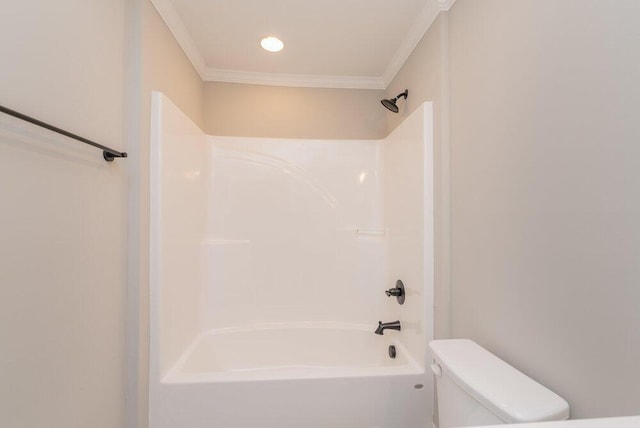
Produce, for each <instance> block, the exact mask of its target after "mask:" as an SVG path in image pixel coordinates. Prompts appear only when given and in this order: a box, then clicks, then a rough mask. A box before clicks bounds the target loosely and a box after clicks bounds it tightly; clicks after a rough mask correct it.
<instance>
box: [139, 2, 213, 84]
mask: <svg viewBox="0 0 640 428" xmlns="http://www.w3.org/2000/svg"><path fill="white" fill-rule="evenodd" d="M151 3H152V4H153V6H154V7H155V8H156V10H157V11H158V14H160V17H161V18H162V20H163V21H164V23H165V24H167V27H169V31H171V33H172V34H173V36H174V37H175V38H176V41H177V42H178V44H179V45H180V47H181V48H182V50H183V51H184V53H185V55H186V56H187V58H189V61H191V64H193V67H194V68H195V69H196V71H197V72H198V74H199V75H200V78H201V79H203V80H204V72H205V70H206V68H207V66H206V63H205V61H204V57H203V56H202V54H201V53H200V50H199V49H198V47H197V46H196V43H195V42H194V41H193V39H192V38H191V35H190V34H189V31H188V30H187V27H186V26H185V25H184V22H182V18H180V15H178V12H177V11H176V9H175V7H174V6H173V3H171V0H151Z"/></svg>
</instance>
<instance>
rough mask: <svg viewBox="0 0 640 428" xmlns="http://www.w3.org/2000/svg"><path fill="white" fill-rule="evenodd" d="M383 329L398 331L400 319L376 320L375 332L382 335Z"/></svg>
mask: <svg viewBox="0 0 640 428" xmlns="http://www.w3.org/2000/svg"><path fill="white" fill-rule="evenodd" d="M385 330H398V331H400V321H392V322H384V323H383V322H382V321H378V328H376V331H375V333H376V334H379V335H381V336H382V335H383V334H384V331H385Z"/></svg>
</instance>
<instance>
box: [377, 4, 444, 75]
mask: <svg viewBox="0 0 640 428" xmlns="http://www.w3.org/2000/svg"><path fill="white" fill-rule="evenodd" d="M455 1H456V0H430V1H428V2H427V4H426V5H425V6H424V8H423V9H422V11H421V12H420V14H418V17H417V18H416V20H415V21H414V23H413V25H412V26H411V28H410V29H409V32H408V33H407V35H406V36H405V38H404V39H403V40H402V43H401V44H400V47H399V48H398V50H397V51H396V53H395V54H394V55H393V57H392V58H391V61H390V62H389V65H388V66H387V68H386V69H385V71H384V73H383V75H382V81H383V82H384V86H385V88H387V87H388V86H389V85H390V84H391V82H392V81H393V79H394V78H395V77H396V75H397V74H398V72H399V71H400V69H402V66H403V65H404V63H405V62H406V61H407V59H408V58H409V56H410V55H411V53H412V52H413V50H414V49H415V48H416V46H417V45H418V43H420V40H422V38H423V37H424V35H425V34H426V32H427V30H429V28H430V27H431V25H432V24H433V22H434V21H435V20H436V18H437V17H438V15H439V14H440V12H445V11H448V10H449V9H450V8H451V6H453V3H455Z"/></svg>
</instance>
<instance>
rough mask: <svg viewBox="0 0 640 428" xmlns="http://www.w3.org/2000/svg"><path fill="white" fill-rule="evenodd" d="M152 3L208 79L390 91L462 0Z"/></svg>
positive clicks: (189, 0) (198, 0)
mask: <svg viewBox="0 0 640 428" xmlns="http://www.w3.org/2000/svg"><path fill="white" fill-rule="evenodd" d="M151 1H152V3H153V4H154V5H155V7H156V9H157V10H158V12H159V13H160V15H161V16H162V18H163V19H164V21H165V22H166V23H167V25H168V26H169V28H170V29H171V31H172V33H173V34H174V35H175V37H176V39H177V40H178V42H179V43H180V45H181V46H182V48H183V49H184V51H185V53H186V54H187V56H188V57H189V59H190V60H191V62H192V63H193V64H194V66H195V67H196V69H197V70H198V72H199V73H200V75H201V77H202V78H203V79H204V80H207V81H225V82H241V83H258V84H271V85H286V86H310V87H333V88H369V89H384V88H386V86H387V85H388V84H389V83H390V81H391V80H392V79H393V77H394V76H395V74H396V73H397V72H398V70H399V69H400V67H401V66H402V64H403V63H404V61H405V60H406V59H407V57H408V56H409V54H410V53H411V51H412V50H413V48H414V47H415V46H416V44H417V43H418V42H419V40H420V39H421V38H422V36H423V35H424V33H425V31H426V30H427V29H428V27H429V26H430V25H431V23H432V22H433V20H434V19H435V18H436V16H437V15H438V13H439V12H440V11H441V10H448V9H449V8H450V7H451V5H452V4H453V2H454V1H455V0H320V1H311V0H151ZM266 35H275V36H277V37H279V38H281V39H282V40H283V41H284V43H285V48H284V50H283V51H282V52H279V53H275V54H274V53H269V52H266V51H264V50H263V49H262V48H261V47H260V44H259V42H260V39H261V38H262V37H264V36H266Z"/></svg>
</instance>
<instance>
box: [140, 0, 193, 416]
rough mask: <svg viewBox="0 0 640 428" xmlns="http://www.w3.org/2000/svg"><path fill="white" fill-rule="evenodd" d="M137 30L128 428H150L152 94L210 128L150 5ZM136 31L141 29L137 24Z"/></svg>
mask: <svg viewBox="0 0 640 428" xmlns="http://www.w3.org/2000/svg"><path fill="white" fill-rule="evenodd" d="M134 9H135V11H134V13H133V14H134V15H135V16H136V17H137V18H134V22H135V21H137V22H138V23H137V27H138V28H134V29H133V30H132V33H134V35H135V37H136V38H137V43H138V48H137V51H136V52H134V53H133V57H134V58H135V57H137V58H138V70H139V77H138V79H139V84H138V86H137V89H138V91H139V92H138V94H139V97H138V98H137V103H138V106H139V109H137V111H136V112H134V116H135V117H136V118H137V120H136V124H135V125H134V126H133V127H132V128H133V129H132V133H133V134H134V135H136V136H137V138H136V142H139V144H136V145H135V146H134V147H132V150H131V151H132V152H133V153H132V154H133V155H134V157H135V162H136V163H135V165H134V166H133V168H132V170H131V171H130V172H131V181H132V185H131V187H130V194H129V198H130V199H129V200H130V210H129V215H130V231H131V233H130V237H129V251H130V266H131V267H130V270H129V284H130V290H129V292H130V297H129V309H128V319H129V325H130V328H131V329H134V327H133V326H135V325H137V326H138V329H137V331H131V332H130V336H129V342H128V343H129V361H128V369H129V372H130V374H131V375H130V380H129V385H128V388H129V395H130V405H131V406H132V408H130V411H129V414H128V424H129V426H131V427H136V428H143V427H145V426H147V425H148V414H147V408H148V383H149V382H148V370H149V153H150V152H149V141H150V118H151V111H150V110H151V92H152V91H160V92H162V93H164V94H165V95H166V96H167V97H169V99H171V101H172V102H173V103H174V104H176V105H177V106H178V107H179V108H180V109H181V110H182V111H183V112H185V113H186V114H187V115H188V116H189V117H190V118H191V119H192V120H193V121H194V122H195V123H196V124H197V125H198V126H200V127H204V115H203V104H204V99H203V94H204V92H203V83H202V80H201V79H200V76H199V75H198V74H197V72H196V71H195V69H194V68H193V66H192V65H191V62H190V61H189V60H188V58H187V57H186V55H185V54H184V52H183V51H182V49H181V48H180V46H179V45H178V43H177V42H176V40H175V38H174V37H173V35H172V34H171V32H170V31H169V29H168V28H167V26H166V25H165V23H164V22H163V21H162V18H161V17H160V15H159V14H158V12H157V11H156V9H155V8H154V6H153V5H152V4H151V2H150V1H149V0H138V1H136V6H135V7H134ZM134 27H136V24H135V23H134Z"/></svg>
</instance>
